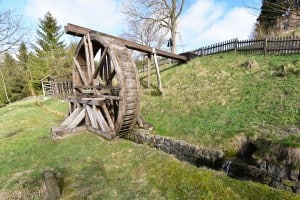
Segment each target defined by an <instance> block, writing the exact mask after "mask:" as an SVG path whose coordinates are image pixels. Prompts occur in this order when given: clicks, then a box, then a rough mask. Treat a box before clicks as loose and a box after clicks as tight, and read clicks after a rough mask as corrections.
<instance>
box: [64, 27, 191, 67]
mask: <svg viewBox="0 0 300 200" xmlns="http://www.w3.org/2000/svg"><path fill="white" fill-rule="evenodd" d="M65 32H66V33H67V34H70V35H75V36H80V37H82V36H84V35H86V34H88V33H91V32H94V33H96V34H98V35H101V36H105V37H109V38H112V39H115V40H117V41H120V42H122V43H123V44H124V45H125V46H126V47H127V48H129V49H133V50H136V51H141V52H144V53H152V48H151V47H148V46H145V45H142V44H138V43H135V42H132V41H129V40H125V39H122V38H118V37H116V36H112V35H109V34H105V33H101V32H98V31H95V30H92V29H88V28H84V27H81V26H77V25H74V24H70V23H68V24H67V26H65ZM155 52H156V53H157V55H158V56H162V57H167V58H172V59H175V60H179V61H182V62H185V61H187V59H186V57H185V56H182V55H177V54H172V53H170V52H167V51H163V50H160V49H155Z"/></svg>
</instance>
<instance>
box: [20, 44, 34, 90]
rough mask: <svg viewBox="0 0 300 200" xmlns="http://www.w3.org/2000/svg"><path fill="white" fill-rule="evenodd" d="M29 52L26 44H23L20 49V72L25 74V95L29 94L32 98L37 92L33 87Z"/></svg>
mask: <svg viewBox="0 0 300 200" xmlns="http://www.w3.org/2000/svg"><path fill="white" fill-rule="evenodd" d="M28 57H29V55H28V52H27V47H26V44H25V43H24V42H21V45H20V47H19V53H18V60H19V61H18V65H19V67H20V70H21V71H22V72H23V78H24V82H25V84H26V86H25V87H24V94H25V95H28V94H29V93H30V94H31V96H35V92H34V89H33V86H32V82H33V78H32V72H31V67H30V65H29V63H28V59H29V58H28Z"/></svg>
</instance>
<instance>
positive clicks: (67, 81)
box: [50, 74, 73, 99]
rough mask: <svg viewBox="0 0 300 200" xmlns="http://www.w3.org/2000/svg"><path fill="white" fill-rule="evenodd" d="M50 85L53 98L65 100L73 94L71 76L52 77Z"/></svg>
mask: <svg viewBox="0 0 300 200" xmlns="http://www.w3.org/2000/svg"><path fill="white" fill-rule="evenodd" d="M50 85H51V90H52V96H54V97H57V98H60V99H65V98H67V97H68V96H69V95H72V94H73V84H72V74H67V75H63V76H56V77H53V78H52V79H51V81H50Z"/></svg>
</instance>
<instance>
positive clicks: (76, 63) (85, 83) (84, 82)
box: [73, 58, 89, 85]
mask: <svg viewBox="0 0 300 200" xmlns="http://www.w3.org/2000/svg"><path fill="white" fill-rule="evenodd" d="M73 60H74V64H75V68H76V70H77V72H78V74H79V77H80V80H81V81H82V83H83V84H84V85H89V84H88V81H87V79H86V77H85V75H84V73H83V71H82V70H81V67H80V64H79V62H78V61H77V60H76V59H75V58H74V59H73Z"/></svg>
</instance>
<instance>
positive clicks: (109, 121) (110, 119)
mask: <svg viewBox="0 0 300 200" xmlns="http://www.w3.org/2000/svg"><path fill="white" fill-rule="evenodd" d="M101 108H102V109H103V112H104V116H105V118H106V120H107V122H108V126H109V127H110V128H111V130H114V129H115V126H114V122H113V119H112V117H111V115H110V113H109V111H108V109H107V106H106V104H105V103H104V104H103V105H102V106H101Z"/></svg>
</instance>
